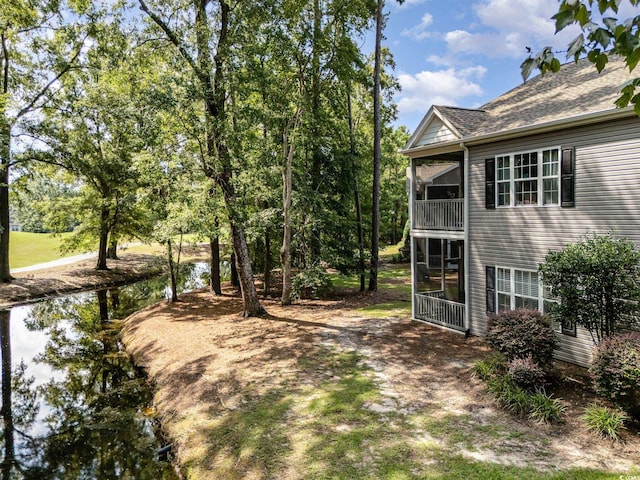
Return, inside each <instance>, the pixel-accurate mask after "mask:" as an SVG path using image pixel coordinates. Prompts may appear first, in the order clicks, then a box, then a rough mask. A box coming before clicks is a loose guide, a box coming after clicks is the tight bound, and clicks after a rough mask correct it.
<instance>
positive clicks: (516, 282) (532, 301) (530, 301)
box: [496, 267, 544, 312]
mask: <svg viewBox="0 0 640 480" xmlns="http://www.w3.org/2000/svg"><path fill="white" fill-rule="evenodd" d="M542 297H543V289H542V285H541V284H540V279H539V278H538V272H537V271H535V270H518V269H515V268H508V267H496V306H497V310H498V312H502V311H505V310H514V309H516V308H530V309H534V310H540V311H543V310H544V300H543V298H542Z"/></svg>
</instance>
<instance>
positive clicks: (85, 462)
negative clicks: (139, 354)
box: [0, 263, 208, 480]
mask: <svg viewBox="0 0 640 480" xmlns="http://www.w3.org/2000/svg"><path fill="white" fill-rule="evenodd" d="M181 279H182V280H181V282H180V283H181V285H180V291H187V290H192V289H195V288H199V287H201V286H203V285H206V283H207V282H208V267H207V265H206V264H204V263H202V264H193V265H185V266H184V270H183V272H182V275H181ZM168 293H169V294H170V292H168V288H167V280H166V279H165V278H161V277H158V278H154V279H150V280H145V281H141V282H137V283H134V284H131V285H127V286H124V287H118V288H111V289H108V290H100V291H96V292H85V293H79V294H75V295H69V296H64V297H59V298H55V299H50V300H45V301H41V302H39V303H35V304H31V305H26V306H19V307H14V308H12V309H11V310H5V311H0V338H1V340H2V341H1V345H2V405H3V407H2V409H1V411H0V414H1V415H0V416H1V417H2V418H1V419H0V420H1V422H2V429H3V435H2V438H1V439H0V441H1V442H2V443H1V449H2V451H1V457H2V462H1V464H0V480H9V479H12V480H13V479H15V480H23V479H24V480H27V479H38V480H49V479H51V480H54V479H92V480H93V479H95V480H106V479H118V480H125V479H135V480H145V479H150V480H151V479H153V480H156V479H158V480H159V479H167V480H169V479H172V480H173V479H176V476H175V473H174V472H173V470H172V468H171V466H170V465H169V463H167V462H165V461H162V458H160V457H162V454H161V453H160V454H159V452H163V451H166V450H168V449H167V448H163V447H165V446H166V441H164V440H163V439H162V435H161V432H160V428H159V425H158V423H157V421H156V420H155V419H154V417H153V411H152V409H151V408H150V404H151V392H150V390H149V389H148V388H147V385H146V383H145V378H144V376H143V373H142V372H141V371H139V370H138V369H136V368H135V366H134V365H133V364H132V363H131V361H130V359H129V357H128V355H127V354H126V353H125V352H124V349H123V346H122V344H121V342H120V338H119V332H120V327H121V320H122V319H124V318H126V317H127V316H128V315H131V314H132V313H134V312H135V311H137V310H139V309H140V308H143V307H145V306H147V305H149V304H151V303H154V302H157V301H159V300H161V299H163V298H166V297H167V294H168Z"/></svg>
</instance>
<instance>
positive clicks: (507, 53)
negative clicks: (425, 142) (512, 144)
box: [384, 0, 640, 131]
mask: <svg viewBox="0 0 640 480" xmlns="http://www.w3.org/2000/svg"><path fill="white" fill-rule="evenodd" d="M558 5H559V2H558V0H406V1H405V2H404V4H403V5H398V4H397V3H396V2H394V1H393V0H387V12H388V13H389V18H388V21H387V26H386V29H385V36H386V40H385V41H384V44H385V45H386V46H387V47H388V48H389V49H390V50H391V52H392V53H393V55H394V59H395V61H396V71H395V75H396V77H397V78H398V80H399V82H400V85H401V87H402V91H401V92H400V93H399V94H397V95H396V97H395V100H396V102H397V104H398V121H397V122H396V123H397V124H398V125H406V126H407V127H408V128H409V130H410V131H413V130H414V129H415V128H416V127H417V126H418V123H419V122H420V120H421V119H422V117H423V116H424V114H425V113H426V111H427V110H428V109H429V107H430V106H431V105H433V104H436V105H452V106H460V107H469V108H473V107H477V106H480V105H482V104H484V103H486V102H487V101H489V100H491V99H493V98H495V97H497V96H499V95H501V94H502V93H504V92H507V91H508V90H510V89H512V88H514V87H516V86H517V85H519V84H520V83H522V77H521V76H520V63H522V61H523V60H524V59H525V58H526V57H527V52H526V47H531V48H532V49H533V50H534V51H535V52H537V51H539V50H541V49H542V48H543V47H545V46H552V47H554V48H555V49H556V50H557V51H563V50H566V45H567V44H568V43H569V42H570V41H571V40H572V39H573V38H575V37H576V36H577V35H578V34H579V33H580V32H579V30H578V28H577V27H574V28H567V29H565V30H564V31H562V32H560V33H559V34H558V35H554V31H555V26H554V23H553V21H552V20H551V16H552V15H553V14H554V13H555V12H557V9H558ZM639 10H640V8H638V7H635V8H634V7H630V6H629V5H627V2H623V6H622V7H621V9H620V12H619V14H618V18H628V17H629V16H631V15H637V14H639V13H640V11H639ZM557 56H558V57H559V58H560V59H561V60H564V58H565V56H564V54H562V53H559V54H557Z"/></svg>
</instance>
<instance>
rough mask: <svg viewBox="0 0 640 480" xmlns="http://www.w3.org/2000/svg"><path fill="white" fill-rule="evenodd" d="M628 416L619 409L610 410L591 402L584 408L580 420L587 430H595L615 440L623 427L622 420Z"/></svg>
mask: <svg viewBox="0 0 640 480" xmlns="http://www.w3.org/2000/svg"><path fill="white" fill-rule="evenodd" d="M628 418H629V417H628V416H627V415H626V414H625V413H624V412H622V411H620V410H612V409H610V408H607V407H599V406H598V405H595V404H591V405H589V406H588V407H587V408H585V409H584V415H583V416H582V420H584V422H585V423H586V425H587V428H588V429H589V430H592V431H594V432H596V433H597V434H598V435H600V436H602V437H609V438H612V439H613V440H617V439H618V438H619V437H620V431H621V430H622V429H624V428H625V426H624V422H625V421H626V420H627V419H628Z"/></svg>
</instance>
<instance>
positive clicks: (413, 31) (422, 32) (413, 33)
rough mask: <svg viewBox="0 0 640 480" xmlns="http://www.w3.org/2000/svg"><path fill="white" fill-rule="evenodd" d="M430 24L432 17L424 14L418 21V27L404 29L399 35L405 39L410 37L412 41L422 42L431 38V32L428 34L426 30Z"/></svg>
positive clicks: (427, 13)
mask: <svg viewBox="0 0 640 480" xmlns="http://www.w3.org/2000/svg"><path fill="white" fill-rule="evenodd" d="M432 23H433V15H431V14H430V13H429V12H426V13H425V14H424V15H422V18H421V19H420V23H419V24H418V25H416V26H415V27H411V28H405V29H404V30H403V31H402V33H401V34H402V35H404V36H407V37H411V38H413V39H414V40H423V39H425V38H428V37H430V36H431V32H429V30H427V28H428V27H429V26H430V25H431V24H432Z"/></svg>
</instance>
